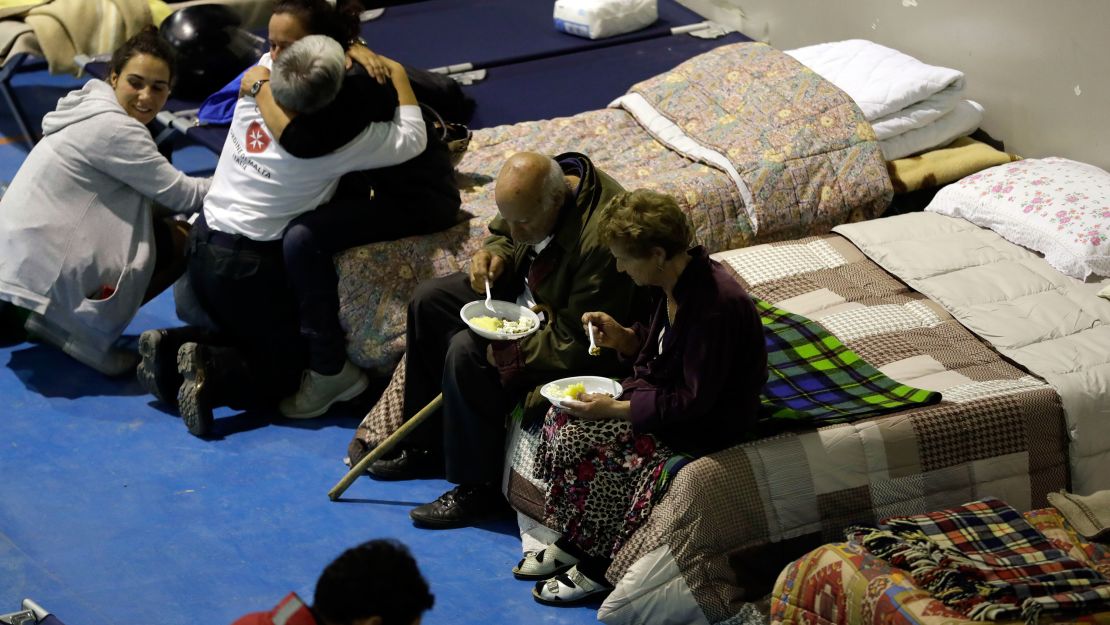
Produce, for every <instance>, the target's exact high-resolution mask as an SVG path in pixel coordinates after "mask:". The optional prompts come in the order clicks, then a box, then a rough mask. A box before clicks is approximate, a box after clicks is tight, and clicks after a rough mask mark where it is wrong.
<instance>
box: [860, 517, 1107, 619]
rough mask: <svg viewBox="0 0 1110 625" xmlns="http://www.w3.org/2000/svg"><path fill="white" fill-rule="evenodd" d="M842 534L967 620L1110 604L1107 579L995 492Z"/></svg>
mask: <svg viewBox="0 0 1110 625" xmlns="http://www.w3.org/2000/svg"><path fill="white" fill-rule="evenodd" d="M845 534H846V535H847V537H848V539H849V540H853V541H856V542H859V543H861V544H862V545H863V546H864V547H865V548H866V549H867V550H868V551H870V552H871V553H873V554H874V555H876V556H878V557H880V558H882V559H884V560H886V561H887V562H889V563H890V564H892V565H894V566H896V567H898V568H901V569H904V570H906V571H908V572H909V573H910V574H911V575H912V576H913V579H914V580H915V581H916V582H917V583H918V584H920V585H921V586H922V587H924V588H926V589H927V590H928V591H929V592H930V593H931V594H932V595H933V596H934V597H936V598H937V599H939V600H941V601H943V602H944V603H945V604H946V605H948V606H949V607H952V608H954V609H956V610H959V611H960V612H963V613H964V614H966V615H968V617H970V618H971V619H973V620H977V621H984V620H992V621H997V620H1004V619H1011V618H1014V617H1016V616H1019V615H1020V616H1021V617H1022V618H1024V619H1025V622H1026V623H1030V624H1033V623H1036V622H1037V621H1038V620H1039V618H1040V616H1041V614H1042V613H1043V612H1064V613H1073V614H1074V613H1084V612H1092V611H1095V610H1101V609H1105V607H1106V606H1107V605H1110V581H1107V579H1106V578H1105V577H1103V576H1102V575H1101V574H1100V573H1099V572H1098V571H1096V570H1094V569H1092V568H1089V567H1088V566H1087V565H1085V564H1084V563H1082V562H1080V561H1078V560H1076V559H1075V558H1073V557H1071V556H1070V555H1069V554H1068V553H1067V552H1066V551H1063V550H1061V549H1059V548H1058V547H1057V546H1056V545H1055V544H1054V543H1053V542H1052V541H1051V540H1049V539H1048V538H1047V537H1046V536H1045V535H1044V534H1042V533H1041V532H1039V531H1037V529H1036V528H1035V527H1033V526H1032V525H1030V524H1029V522H1028V521H1026V520H1025V519H1024V518H1023V517H1022V516H1021V513H1019V512H1018V511H1017V510H1015V509H1014V508H1012V507H1011V506H1009V505H1007V504H1006V503H1005V502H1003V501H1001V500H999V499H996V498H993V497H988V498H986V499H983V500H980V501H974V502H971V503H969V504H964V505H962V506H956V507H954V508H948V509H946V510H941V511H938V512H930V513H928V514H921V515H916V516H909V517H895V518H891V519H887V520H886V521H884V523H883V525H882V526H880V527H878V528H875V527H867V526H853V527H849V528H847V529H846V530H845Z"/></svg>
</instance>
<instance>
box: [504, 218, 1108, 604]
mask: <svg viewBox="0 0 1110 625" xmlns="http://www.w3.org/2000/svg"><path fill="white" fill-rule="evenodd" d="M958 223H960V220H954V219H952V218H948V217H943V216H940V215H934V214H921V213H915V214H909V215H903V216H899V217H891V218H883V219H878V220H873V221H870V222H863V223H858V224H851V225H850V226H842V227H839V228H837V229H836V230H837V231H838V232H839V231H842V230H848V231H850V233H851V235H852V237H853V240H854V239H855V238H856V237H857V236H863V235H860V233H864V234H866V235H871V236H877V237H879V238H882V236H884V235H885V234H887V233H899V234H904V233H907V232H915V233H929V234H935V231H936V229H937V228H940V229H942V230H943V229H944V228H946V227H947V228H953V227H954V224H958ZM964 223H966V222H964ZM968 225H969V226H970V224H968ZM970 228H973V229H974V230H975V231H979V232H987V231H981V230H980V229H978V228H975V227H974V226H970ZM988 234H989V232H988ZM924 236H925V237H926V239H927V238H928V236H929V235H928V234H925V235H924ZM996 238H997V237H996ZM1002 243H1005V242H1004V241H1002ZM981 245H982V242H981V241H973V243H971V245H969V247H968V250H967V251H965V253H964V254H963V256H964V257H968V256H974V255H975V250H976V249H980V247H981ZM1007 245H1009V244H1007ZM1007 245H1002V246H1001V247H1003V248H1005V247H1007ZM895 247H900V246H898V245H896V246H895ZM901 247H904V245H902V246H901ZM1009 247H1013V248H1016V246H1012V245H1009ZM1018 249H1019V250H1020V248H1018ZM949 252H950V257H955V256H958V254H956V251H955V250H949ZM716 258H717V259H718V260H719V261H720V262H722V263H723V264H724V265H725V266H726V267H728V268H730V269H731V270H732V271H733V272H734V274H735V275H736V277H737V279H738V280H739V281H741V283H742V284H744V285H745V287H746V288H747V289H748V290H749V291H750V292H751V293H752V294H753V295H755V296H756V297H759V298H761V299H764V300H766V301H769V302H771V303H773V304H775V305H777V306H779V307H782V308H784V309H787V310H789V311H791V312H795V313H798V314H802V315H804V316H806V317H809V318H811V319H813V320H815V321H817V322H819V323H821V324H822V326H824V327H825V328H826V329H827V330H829V331H830V332H832V333H833V334H834V335H835V336H837V337H838V338H839V339H841V340H842V341H843V342H844V343H845V344H846V345H847V346H848V347H849V348H851V349H852V350H853V351H855V352H856V353H857V354H859V355H860V356H861V357H863V358H864V359H865V360H866V361H868V362H869V363H871V364H873V365H875V366H876V367H878V368H879V370H880V371H882V372H883V373H886V374H887V375H888V376H890V377H891V378H894V379H896V380H898V381H899V382H902V383H905V384H908V385H910V386H915V387H919V388H925V389H929V390H936V391H940V392H941V393H942V397H943V400H942V402H941V403H940V404H936V405H933V406H928V407H923V408H916V409H912V410H907V411H902V412H898V413H895V414H892V415H887V416H882V417H875V418H870V419H864V420H861V421H856V422H853V423H848V424H840V425H832V426H826V427H823V428H820V429H803V430H795V431H787V432H783V433H780V434H777V435H773V436H771V437H769V438H765V439H762V440H759V441H756V442H752V443H747V444H744V445H740V446H738V447H734V448H731V449H729V450H726V451H723V452H720V453H717V454H713V455H711V456H708V457H705V458H701V459H698V460H696V461H694V462H692V463H691V464H689V465H688V466H686V467H685V468H683V469H682V470H681V471H680V472H679V473H678V475H677V476H676V477H675V480H674V482H673V484H672V486H671V488H670V490H669V491H668V493H667V494H666V495H665V496H664V497H663V499H662V500H661V501H660V502H659V504H657V506H656V508H655V509H654V510H653V511H652V514H651V516H650V518H649V519H648V521H647V523H646V524H645V525H644V526H642V527H641V528H640V529H639V530H638V531H637V532H636V533H635V534H634V535H633V536H632V538H631V539H630V541H629V542H628V543H627V544H626V545H625V546H624V547H623V548H622V549H621V551H620V552H619V553H618V554H617V557H616V559H615V560H614V563H613V565H612V567H611V568H610V569H609V571H608V574H607V577H608V579H609V581H610V582H611V583H613V584H614V585H615V586H616V590H615V591H614V593H613V594H612V595H610V597H609V598H608V599H607V600H606V601H605V603H604V604H603V605H602V606H601V609H600V612H599V618H601V619H602V620H603V621H605V622H607V623H637V622H648V621H662V620H666V621H668V622H712V623H717V622H730V621H729V619H741V620H743V619H745V618H753V617H755V608H754V606H753V605H752V602H754V601H756V600H758V599H760V598H761V597H762V596H763V595H764V594H765V593H767V592H768V591H769V590H770V584H771V582H772V581H773V580H774V579H775V576H776V574H777V573H778V571H779V570H780V569H781V568H782V567H783V566H784V565H785V564H787V563H788V562H789V561H790V560H792V559H794V558H796V557H798V556H800V555H801V554H802V553H804V552H806V551H808V550H810V549H813V548H815V547H817V546H818V545H821V544H823V543H825V542H829V541H830V540H835V539H837V538H838V537H840V535H841V534H840V532H841V530H842V528H843V527H844V526H845V525H848V524H851V523H854V522H870V521H874V520H875V519H877V518H879V517H884V516H890V515H896V514H912V513H918V512H923V511H927V510H932V509H936V508H941V507H945V506H950V505H956V504H958V503H961V502H963V501H967V500H971V499H975V498H979V497H982V496H987V495H993V496H996V497H999V498H1002V499H1005V500H1007V501H1010V502H1011V503H1012V504H1013V505H1014V506H1015V507H1018V508H1019V509H1022V510H1027V509H1030V508H1033V507H1043V506H1044V505H1046V497H1047V495H1048V493H1050V492H1053V491H1055V490H1058V489H1061V488H1065V487H1066V486H1067V484H1068V474H1069V449H1068V444H1069V441H1068V435H1067V427H1068V425H1069V423H1068V419H1066V418H1065V413H1064V410H1063V407H1062V403H1061V398H1060V396H1059V395H1058V393H1057V391H1056V390H1054V389H1053V387H1052V386H1050V385H1048V384H1046V383H1045V382H1044V381H1043V380H1041V379H1039V378H1038V377H1035V376H1034V375H1031V374H1030V373H1029V372H1028V371H1025V370H1022V369H1020V368H1018V367H1016V366H1014V365H1013V364H1011V363H1010V362H1008V361H1007V360H1006V359H1004V358H1003V357H1002V356H1001V355H1000V354H999V353H998V352H997V351H996V350H995V349H994V348H993V347H992V346H991V345H989V344H987V343H986V342H984V341H983V340H981V339H980V338H978V337H976V336H975V335H974V334H972V333H971V332H970V331H968V330H967V329H966V328H965V327H964V326H963V325H962V324H961V322H960V320H958V319H956V318H955V317H954V316H953V315H952V314H950V313H948V312H947V311H946V309H945V308H944V307H943V306H941V305H940V304H938V303H936V302H935V301H933V300H931V299H929V298H928V297H926V296H925V295H924V294H922V293H918V292H915V291H913V290H911V289H910V288H909V287H907V286H906V284H905V283H903V282H902V281H901V280H900V279H898V278H896V277H894V276H892V275H890V274H889V273H887V272H886V271H885V270H884V269H883V268H882V267H880V265H879V264H877V263H876V262H875V261H873V260H872V259H871V258H869V256H868V255H865V254H864V253H863V252H862V251H860V249H859V247H857V246H856V245H854V244H853V243H852V242H851V241H850V240H849V239H848V238H845V237H844V236H842V235H840V234H830V235H824V236H819V237H806V238H802V239H799V240H795V241H789V242H781V243H771V244H767V245H758V246H753V247H749V248H746V249H740V250H731V251H727V252H723V253H721V254H718V255H717V256H716ZM1103 303H1105V304H1107V305H1108V306H1107V308H1110V302H1103ZM1107 312H1110V311H1107ZM535 444H536V435H535V433H533V432H526V431H520V430H516V431H514V442H513V447H511V448H510V454H509V457H510V462H509V470H508V474H507V477H506V487H507V490H508V493H509V496H510V501H511V502H512V503H513V504H514V506H515V507H516V508H517V509H518V510H521V511H522V512H524V513H526V514H528V515H530V516H532V517H533V518H536V517H538V516H542V515H541V514H540V512H539V508H538V506H539V505H540V504H541V503H542V490H541V489H542V488H543V485H542V484H540V483H537V482H536V481H535V480H534V479H533V478H531V477H530V476H531V475H532V472H531V466H530V461H531V458H532V456H533V452H532V447H533V446H534V445H535ZM528 529H529V531H531V528H528ZM541 542H542V540H541ZM526 548H527V537H526ZM648 617H650V618H648Z"/></svg>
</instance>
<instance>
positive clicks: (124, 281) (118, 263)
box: [0, 80, 210, 351]
mask: <svg viewBox="0 0 1110 625" xmlns="http://www.w3.org/2000/svg"><path fill="white" fill-rule="evenodd" d="M42 130H43V135H44V136H43V139H42V141H41V142H39V144H38V145H36V146H35V148H34V149H33V150H31V153H30V154H29V155H28V156H27V159H26V160H25V161H24V162H23V165H22V166H21V167H20V168H19V173H17V174H16V176H15V180H13V181H12V183H11V185H10V186H9V187H8V191H7V192H6V193H5V194H4V197H3V199H2V200H0V299H3V300H7V301H9V302H11V303H13V304H15V305H17V306H20V307H23V308H26V309H28V310H32V311H34V312H36V313H39V314H40V315H43V316H44V317H45V318H46V319H47V320H48V321H50V322H53V323H54V324H55V325H57V326H59V327H61V328H62V329H63V330H65V331H67V332H69V333H70V335H72V336H73V337H75V338H77V339H79V340H81V341H83V342H84V343H85V344H86V345H87V346H89V347H91V348H93V349H97V350H101V351H103V350H106V349H107V348H108V347H109V346H110V345H111V344H112V342H113V341H115V340H116V339H117V338H119V336H120V335H121V334H123V331H124V329H125V328H126V327H127V325H128V324H129V323H130V322H131V319H132V318H133V317H134V316H135V313H136V312H137V311H138V310H139V306H140V305H141V304H142V300H143V295H144V293H145V292H146V288H147V285H148V284H149V283H150V278H151V275H152V273H153V271H154V232H153V226H152V212H151V206H152V202H151V200H154V201H156V202H158V203H159V204H161V205H163V206H165V207H167V208H169V209H170V210H173V211H180V212H189V211H195V210H197V209H199V208H200V207H201V205H202V202H203V200H204V195H205V193H207V191H208V185H209V183H210V179H207V178H191V177H189V176H186V175H185V174H183V173H181V172H180V171H178V170H177V169H175V168H174V167H173V165H170V163H169V162H168V161H167V160H166V159H165V157H163V156H162V155H161V154H160V153H159V152H158V149H157V147H156V146H155V144H154V140H153V139H152V138H151V136H150V131H149V130H147V128H146V127H145V126H143V125H142V124H141V123H140V122H139V121H138V120H136V119H134V118H132V117H131V116H129V115H127V113H125V112H124V110H123V107H121V106H120V104H119V102H118V100H117V99H116V95H115V93H114V92H113V91H112V88H111V86H109V85H108V84H107V83H105V82H103V81H100V80H90V81H89V82H88V83H86V84H85V86H84V87H83V88H81V89H79V90H77V91H72V92H70V93H69V94H68V95H66V96H65V97H64V98H62V99H61V100H59V101H58V108H57V109H56V110H55V111H53V112H51V113H49V114H47V115H46V117H44V118H43V120H42ZM104 287H110V289H112V292H111V295H110V296H108V297H103V294H104V293H105V292H107V289H105V288H104Z"/></svg>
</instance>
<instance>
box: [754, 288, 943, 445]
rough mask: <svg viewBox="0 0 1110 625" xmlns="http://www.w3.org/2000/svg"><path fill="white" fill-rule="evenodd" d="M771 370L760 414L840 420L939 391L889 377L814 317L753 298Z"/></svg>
mask: <svg viewBox="0 0 1110 625" xmlns="http://www.w3.org/2000/svg"><path fill="white" fill-rule="evenodd" d="M752 299H753V300H754V301H755V305H756V308H757V309H758V310H759V315H760V316H761V317H762V318H763V329H764V334H765V336H766V341H767V366H768V369H769V370H770V373H769V375H768V376H767V384H766V385H765V386H764V387H763V395H762V406H761V410H760V418H761V419H789V420H792V421H805V422H813V423H821V424H828V423H839V422H846V421H854V420H856V419H861V418H863V417H870V416H874V415H879V414H884V413H887V412H894V411H897V410H903V409H906V408H913V407H916V406H925V405H929V404H934V403H936V402H938V401H940V393H938V392H935V391H926V390H922V389H919V388H913V387H912V386H906V385H905V384H899V383H898V382H896V381H894V380H892V379H890V378H889V377H887V376H886V375H883V374H882V373H881V372H880V371H879V370H878V369H876V368H875V367H873V366H871V365H869V364H867V363H866V362H864V360H863V359H862V358H860V357H859V355H858V354H856V353H855V352H853V351H852V350H850V349H848V348H847V347H846V346H845V345H844V344H843V343H841V342H840V340H839V339H837V338H836V337H835V336H833V335H832V334H829V332H828V331H827V330H825V329H824V328H823V327H821V326H820V324H818V323H817V322H815V321H812V320H810V319H807V318H805V317H803V316H801V315H795V314H793V313H789V312H787V311H785V310H782V309H781V308H776V307H774V306H772V305H771V304H769V303H767V302H765V301H763V300H760V299H758V298H754V297H753V298H752Z"/></svg>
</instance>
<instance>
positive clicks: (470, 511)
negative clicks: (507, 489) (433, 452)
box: [409, 484, 513, 529]
mask: <svg viewBox="0 0 1110 625" xmlns="http://www.w3.org/2000/svg"><path fill="white" fill-rule="evenodd" d="M512 511H513V510H512V508H510V507H509V503H508V502H507V501H505V498H504V497H502V496H501V491H500V490H499V489H498V488H497V487H496V486H490V485H486V484H482V485H477V486H474V485H467V484H463V485H460V486H456V487H455V488H453V489H451V490H449V491H447V492H446V493H443V494H442V495H440V496H439V499H436V500H435V501H433V502H432V503H426V504H424V505H422V506H417V507H416V508H413V509H412V510H411V511H409V517H411V518H412V520H413V521H414V522H415V523H416V524H417V525H418V526H420V527H426V528H428V529H451V528H455V527H466V526H467V525H477V524H478V523H484V522H486V521H493V520H496V519H500V518H504V517H507V516H509V515H510V514H512Z"/></svg>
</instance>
